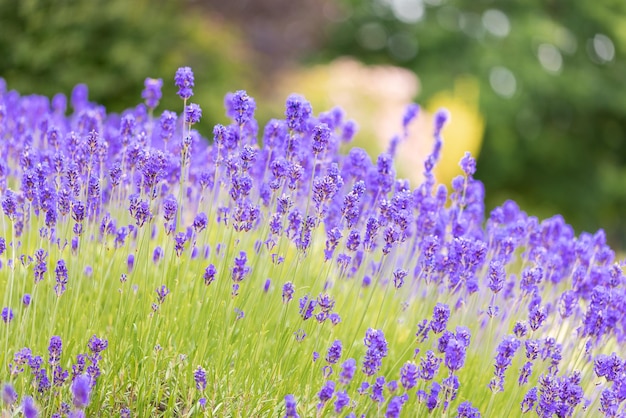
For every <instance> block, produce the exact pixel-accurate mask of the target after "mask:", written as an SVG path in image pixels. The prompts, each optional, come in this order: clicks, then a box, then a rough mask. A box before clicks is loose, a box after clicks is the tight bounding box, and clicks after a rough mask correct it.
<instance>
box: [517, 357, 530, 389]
mask: <svg viewBox="0 0 626 418" xmlns="http://www.w3.org/2000/svg"><path fill="white" fill-rule="evenodd" d="M532 367H533V363H532V362H531V361H527V362H526V363H524V365H523V366H522V368H521V369H520V372H519V378H518V379H517V383H518V384H519V385H520V386H522V385H525V384H526V383H528V378H529V377H530V375H531V373H532Z"/></svg>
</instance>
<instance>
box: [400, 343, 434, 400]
mask: <svg viewBox="0 0 626 418" xmlns="http://www.w3.org/2000/svg"><path fill="white" fill-rule="evenodd" d="M431 353H432V351H431ZM418 374H419V370H418V368H417V366H416V365H415V363H412V362H406V363H405V364H404V366H402V368H401V369H400V383H401V384H402V386H403V387H404V389H406V390H409V389H412V388H413V387H414V386H415V385H416V384H417V377H418Z"/></svg>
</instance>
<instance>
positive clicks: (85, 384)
mask: <svg viewBox="0 0 626 418" xmlns="http://www.w3.org/2000/svg"><path fill="white" fill-rule="evenodd" d="M72 396H73V402H74V406H75V407H77V408H85V407H87V405H89V401H90V396H91V377H90V376H89V375H87V374H81V375H79V376H76V377H75V378H74V381H73V382H72Z"/></svg>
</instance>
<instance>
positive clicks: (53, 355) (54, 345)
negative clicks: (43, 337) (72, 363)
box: [48, 335, 63, 366]
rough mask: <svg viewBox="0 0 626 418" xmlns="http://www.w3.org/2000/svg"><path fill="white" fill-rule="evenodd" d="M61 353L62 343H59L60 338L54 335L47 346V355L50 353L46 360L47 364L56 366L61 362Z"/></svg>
mask: <svg viewBox="0 0 626 418" xmlns="http://www.w3.org/2000/svg"><path fill="white" fill-rule="evenodd" d="M62 351H63V342H62V341H61V337H59V336H57V335H55V336H53V337H52V338H50V344H49V345H48V353H50V357H49V358H48V363H50V365H52V366H54V365H55V364H58V363H59V361H60V360H61V353H62Z"/></svg>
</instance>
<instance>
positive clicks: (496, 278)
mask: <svg viewBox="0 0 626 418" xmlns="http://www.w3.org/2000/svg"><path fill="white" fill-rule="evenodd" d="M505 278H506V272H505V270H504V266H503V265H502V263H501V262H500V260H492V261H491V262H490V263H489V289H490V290H491V291H492V292H493V293H498V292H500V291H501V290H502V288H503V287H504V280H505Z"/></svg>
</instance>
